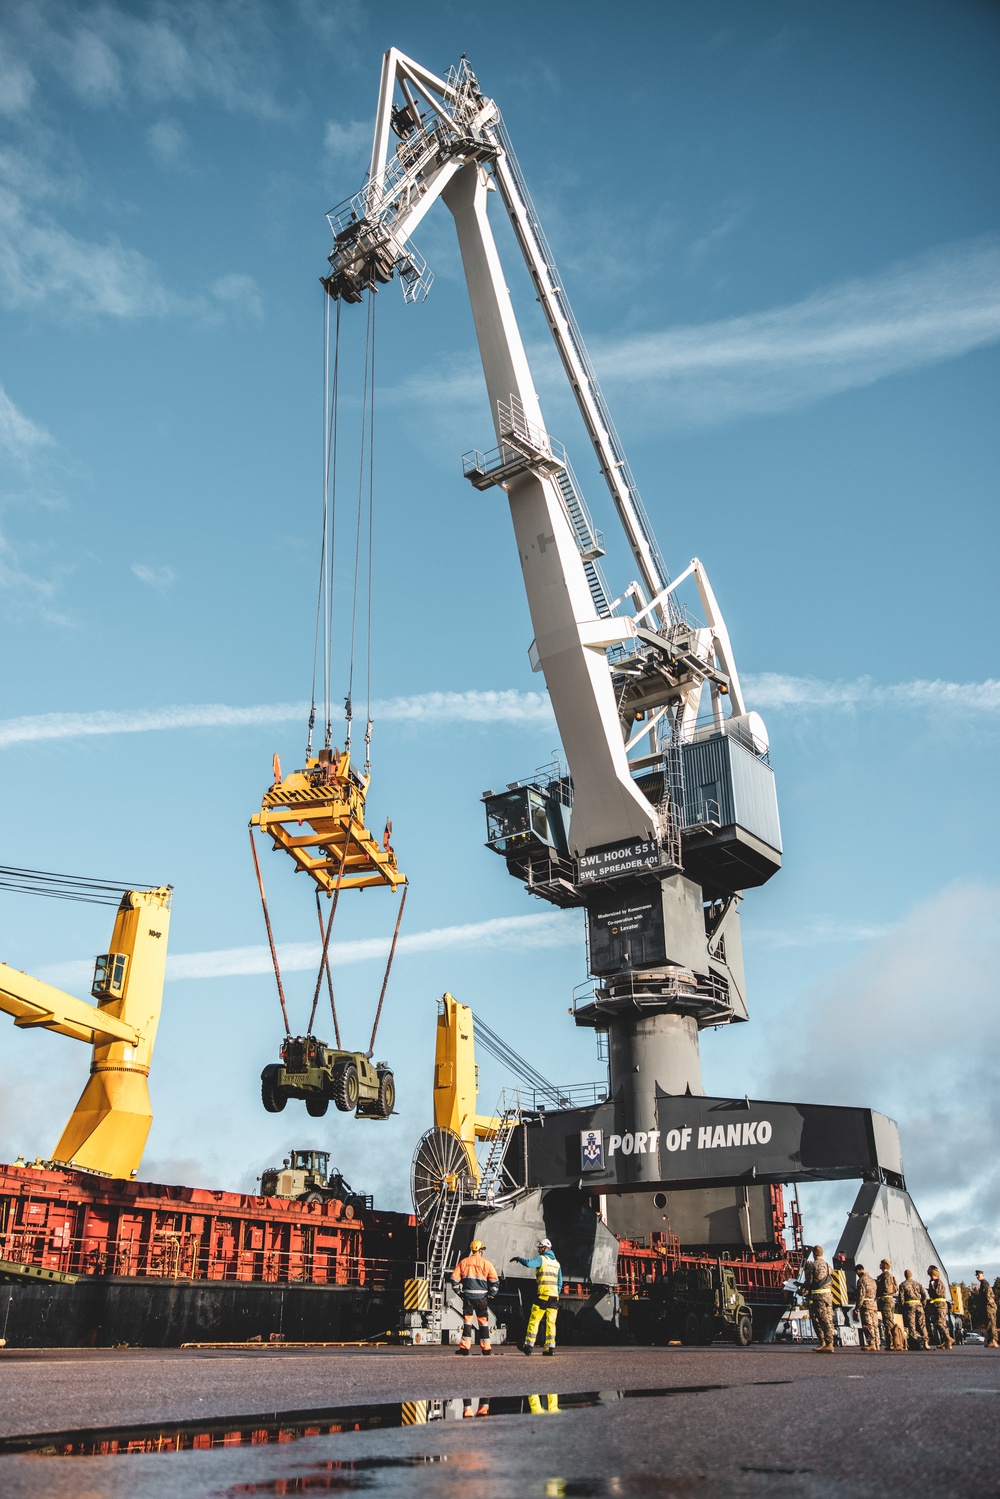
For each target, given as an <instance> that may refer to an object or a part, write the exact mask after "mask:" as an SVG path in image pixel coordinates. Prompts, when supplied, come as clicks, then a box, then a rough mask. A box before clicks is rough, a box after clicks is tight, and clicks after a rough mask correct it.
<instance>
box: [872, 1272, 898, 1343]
mask: <svg viewBox="0 0 1000 1499" xmlns="http://www.w3.org/2000/svg"><path fill="white" fill-rule="evenodd" d="M880 1269H881V1272H882V1273H881V1275H880V1276H879V1278H878V1280H877V1281H876V1282H875V1289H876V1292H877V1294H878V1309H879V1311H880V1312H881V1313H882V1328H883V1330H884V1332H885V1346H886V1350H887V1352H889V1353H897V1352H901V1351H902V1350H901V1349H898V1348H897V1347H896V1346H895V1339H894V1338H893V1336H892V1331H893V1328H894V1327H895V1326H896V1292H897V1291H898V1290H899V1284H898V1282H897V1280H896V1277H895V1276H894V1275H893V1273H892V1261H891V1260H882V1261H881V1263H880Z"/></svg>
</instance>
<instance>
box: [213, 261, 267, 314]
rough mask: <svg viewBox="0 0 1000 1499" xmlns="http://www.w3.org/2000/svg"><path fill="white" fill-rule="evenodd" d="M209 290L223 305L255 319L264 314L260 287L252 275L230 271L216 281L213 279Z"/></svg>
mask: <svg viewBox="0 0 1000 1499" xmlns="http://www.w3.org/2000/svg"><path fill="white" fill-rule="evenodd" d="M209 291H210V292H211V293H212V296H213V297H215V299H216V301H217V302H221V303H222V304H223V306H225V307H232V308H235V309H236V310H237V311H239V312H242V313H245V314H246V315H247V316H249V317H252V318H255V319H259V318H262V317H263V316H264V304H263V302H262V301H261V296H260V288H259V287H258V285H257V283H256V281H255V280H254V279H253V277H252V276H244V275H241V274H240V273H239V272H237V271H232V272H230V274H229V275H228V276H220V277H219V279H218V281H213V282H212V285H211V286H210V287H209Z"/></svg>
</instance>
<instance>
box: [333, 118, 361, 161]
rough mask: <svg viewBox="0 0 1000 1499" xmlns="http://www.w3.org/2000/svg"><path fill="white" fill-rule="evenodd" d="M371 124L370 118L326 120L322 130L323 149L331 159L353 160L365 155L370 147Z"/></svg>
mask: <svg viewBox="0 0 1000 1499" xmlns="http://www.w3.org/2000/svg"><path fill="white" fill-rule="evenodd" d="M372 135H373V126H372V123H371V121H370V120H347V121H346V122H344V123H341V121H340V120H327V122H326V130H325V131H324V132H323V149H324V151H325V152H326V154H327V156H328V157H329V158H330V160H331V161H335V162H342V161H348V162H353V161H356V160H358V159H359V158H363V157H365V156H367V155H368V154H369V153H370V151H371V147H372Z"/></svg>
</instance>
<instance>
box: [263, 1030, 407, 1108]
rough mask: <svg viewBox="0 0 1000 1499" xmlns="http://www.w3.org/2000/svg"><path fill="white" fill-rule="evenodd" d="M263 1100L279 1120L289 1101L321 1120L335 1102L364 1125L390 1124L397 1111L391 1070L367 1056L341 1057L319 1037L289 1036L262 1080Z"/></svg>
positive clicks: (343, 1053) (351, 1053) (353, 1053)
mask: <svg viewBox="0 0 1000 1499" xmlns="http://www.w3.org/2000/svg"><path fill="white" fill-rule="evenodd" d="M260 1096H261V1101H262V1103H263V1105H264V1107H265V1109H266V1110H267V1112H268V1113H269V1114H280V1113H281V1111H282V1109H283V1108H284V1107H285V1104H286V1103H287V1102H288V1100H289V1099H290V1098H302V1099H305V1105H306V1113H307V1114H310V1115H311V1116H312V1117H313V1118H314V1119H320V1118H322V1116H323V1115H324V1114H325V1113H326V1111H327V1109H328V1108H329V1106H330V1100H331V1099H332V1100H333V1102H334V1103H335V1104H336V1105H337V1108H338V1109H342V1110H343V1111H344V1113H352V1112H353V1113H354V1114H355V1115H356V1116H357V1117H358V1118H359V1119H388V1117H389V1115H390V1114H391V1113H392V1111H393V1109H394V1108H395V1107H396V1084H395V1080H394V1079H393V1075H392V1072H391V1071H390V1069H389V1066H388V1064H387V1063H385V1062H376V1063H374V1064H373V1063H372V1062H370V1061H369V1059H368V1057H366V1056H365V1054H364V1052H361V1051H338V1050H337V1049H336V1048H335V1047H333V1046H327V1044H326V1042H325V1041H319V1040H317V1039H316V1037H315V1036H286V1037H285V1039H284V1041H283V1042H282V1043H281V1061H280V1062H272V1063H271V1064H270V1065H269V1066H267V1067H265V1068H264V1070H263V1072H262V1073H261V1075H260Z"/></svg>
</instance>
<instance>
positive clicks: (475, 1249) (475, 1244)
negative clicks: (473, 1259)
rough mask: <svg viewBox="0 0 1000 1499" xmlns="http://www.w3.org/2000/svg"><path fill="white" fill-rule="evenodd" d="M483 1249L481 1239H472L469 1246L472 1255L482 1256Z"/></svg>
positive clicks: (483, 1245)
mask: <svg viewBox="0 0 1000 1499" xmlns="http://www.w3.org/2000/svg"><path fill="white" fill-rule="evenodd" d="M485 1248H486V1245H485V1244H484V1243H483V1241H482V1239H473V1241H472V1243H471V1244H470V1245H469V1249H470V1251H471V1252H472V1253H473V1254H482V1252H483V1250H484V1249H485Z"/></svg>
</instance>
